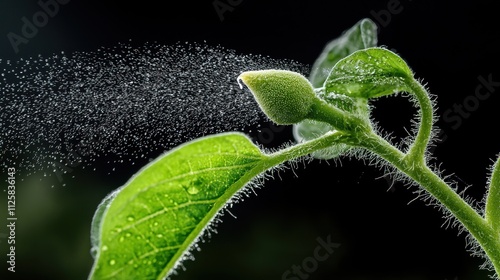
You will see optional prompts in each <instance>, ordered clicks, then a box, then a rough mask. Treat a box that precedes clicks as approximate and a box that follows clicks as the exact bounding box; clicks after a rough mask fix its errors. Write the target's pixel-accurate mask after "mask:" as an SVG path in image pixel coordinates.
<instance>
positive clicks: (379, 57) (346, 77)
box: [325, 48, 413, 99]
mask: <svg viewBox="0 0 500 280" xmlns="http://www.w3.org/2000/svg"><path fill="white" fill-rule="evenodd" d="M412 80H413V72H412V71H411V69H410V68H409V67H408V65H407V64H406V62H405V61H404V60H403V59H402V58H401V57H399V56H398V55H397V54H395V53H393V52H391V51H389V50H387V49H383V48H369V49H364V50H359V51H356V52H354V53H353V54H351V55H349V56H347V57H346V58H344V59H342V60H340V61H339V62H338V63H337V64H335V67H333V69H332V72H331V73H330V76H329V77H328V79H327V80H326V82H325V90H326V92H327V93H328V92H333V93H337V94H345V95H347V96H350V97H361V98H366V99H368V98H376V97H380V96H384V95H388V94H392V93H395V92H402V91H408V92H411V89H410V83H411V81H412Z"/></svg>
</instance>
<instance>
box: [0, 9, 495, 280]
mask: <svg viewBox="0 0 500 280" xmlns="http://www.w3.org/2000/svg"><path fill="white" fill-rule="evenodd" d="M213 2H214V1H197V2H195V1H184V2H181V1H170V2H167V1H162V2H152V1H131V2H129V3H125V1H120V2H119V1H114V2H113V1H107V2H103V1H82V0H80V1H79V0H71V1H69V3H67V4H66V5H61V7H60V11H59V12H58V14H57V15H55V16H54V17H53V18H50V20H49V22H48V24H47V25H46V26H44V27H43V28H40V29H39V31H38V33H37V35H36V36H35V37H34V38H32V39H30V40H29V42H28V43H27V44H23V45H20V46H19V52H18V53H15V52H14V50H13V48H12V46H11V45H10V43H9V41H8V39H7V36H6V35H7V33H9V32H15V33H18V34H19V33H20V29H21V27H22V22H21V18H22V17H23V16H26V17H28V18H30V17H31V16H32V15H33V14H34V13H35V12H37V11H39V10H40V6H39V5H38V4H37V3H36V1H13V0H11V1H5V0H4V1H2V2H1V3H0V22H1V24H0V58H2V59H14V60H15V59H19V58H21V57H26V58H28V57H31V56H36V55H38V54H42V55H50V54H52V53H60V52H61V51H64V52H65V53H71V52H75V51H94V50H96V49H97V48H99V47H103V46H114V45H116V44H117V43H119V42H128V41H129V40H130V39H131V40H132V42H133V43H134V44H137V45H142V44H144V43H145V42H158V43H160V44H167V45H168V44H174V43H176V42H178V41H188V42H203V41H206V42H207V43H208V44H211V45H221V46H223V47H226V48H230V49H234V50H236V51H237V52H239V53H243V54H244V53H254V54H262V55H268V56H270V57H273V58H283V59H293V60H296V61H299V62H301V63H304V64H312V63H313V61H314V60H315V59H316V57H317V56H318V55H319V53H320V51H321V50H322V48H323V46H324V45H325V43H327V42H328V41H329V40H331V39H333V38H335V37H336V36H338V35H340V34H341V32H342V31H344V30H345V29H347V28H349V27H350V26H352V25H353V24H354V23H356V22H357V21H358V20H360V19H362V18H365V17H369V18H371V19H372V20H374V21H375V22H376V23H377V24H378V25H379V45H384V46H387V47H388V48H390V49H393V50H395V51H396V52H397V53H398V54H400V55H401V56H402V57H403V58H404V59H405V60H406V61H407V63H408V64H409V66H410V67H411V68H412V69H413V70H414V72H415V75H416V76H417V77H418V78H419V79H423V81H424V82H425V83H426V84H427V87H428V88H429V89H430V91H431V93H432V94H434V95H436V96H437V104H438V108H437V111H436V115H437V116H438V117H439V121H438V122H437V125H438V126H439V127H440V128H441V129H442V130H443V131H444V132H445V134H446V136H447V139H446V140H445V141H443V142H442V143H440V144H439V145H438V147H437V148H436V149H435V150H434V155H435V156H436V158H437V161H436V162H440V163H442V165H441V169H442V170H445V173H446V174H456V176H453V177H452V178H451V179H453V180H456V181H458V182H459V186H460V187H462V188H463V187H465V186H467V185H470V186H471V187H470V188H469V190H468V191H467V194H468V195H469V196H471V197H473V198H475V199H476V200H481V199H482V197H483V194H484V192H485V184H486V174H487V172H488V168H489V166H490V165H491V164H492V160H493V159H494V158H495V155H496V154H497V153H499V152H500V147H499V145H498V144H497V143H498V142H497V141H496V139H497V136H496V135H497V134H496V130H497V128H498V123H497V120H498V117H497V116H496V113H497V111H498V109H497V107H496V106H498V104H500V103H499V99H498V96H497V92H492V94H491V96H490V97H489V98H488V99H487V100H483V101H480V102H479V105H478V107H477V108H475V109H474V110H473V111H471V112H470V115H469V116H468V117H467V118H461V119H462V123H461V125H459V126H458V127H457V128H453V124H454V122H451V121H450V120H446V119H443V118H442V116H443V114H444V112H446V111H447V110H449V109H453V108H454V106H455V105H457V104H463V103H464V101H465V100H472V99H473V98H472V96H474V92H475V89H476V87H477V86H478V85H479V84H480V82H479V80H478V77H479V76H482V77H484V78H487V77H488V76H489V75H491V79H492V80H494V81H497V80H498V81H500V73H499V72H500V71H499V67H498V61H499V59H498V47H499V39H500V30H499V28H498V26H499V23H498V16H497V15H498V10H497V8H496V7H495V5H494V2H493V1H489V2H488V1H469V2H465V3H463V4H462V3H459V2H453V3H441V2H439V3H437V1H435V2H431V1H410V0H400V1H390V0H386V1H252V0H242V1H232V2H231V3H233V4H237V5H234V7H233V8H234V9H233V10H232V11H226V12H224V14H223V20H221V19H220V17H219V16H218V14H217V12H216V10H215V8H214V6H213ZM221 2H224V3H227V2H226V1H225V0H221ZM398 3H399V4H398ZM392 5H395V6H392ZM390 8H392V12H393V13H392V14H390V11H389V10H391V9H390ZM382 14H383V16H381V15H382ZM388 15H389V16H388ZM374 105H375V111H374V117H375V118H376V119H377V120H378V121H379V123H380V125H381V126H382V127H384V128H385V129H386V130H387V131H395V132H394V133H395V135H396V136H404V135H405V133H406V132H405V129H404V128H405V127H406V128H408V127H409V123H410V121H409V120H410V118H411V115H412V113H413V112H414V111H413V110H412V108H411V106H410V105H409V104H408V102H406V101H405V100H404V99H402V98H387V99H383V100H378V101H375V102H374ZM266 126H269V124H263V127H266ZM273 137H274V138H273V141H272V142H271V143H268V144H267V145H269V146H274V145H276V146H277V145H279V144H281V143H282V142H285V141H287V140H290V139H291V137H292V136H291V133H290V129H289V128H285V130H283V131H282V132H279V133H276V134H275V135H273ZM257 139H258V137H257V138H256V141H257ZM96 164H104V163H99V162H98V163H96ZM135 171H136V170H135V169H134V168H132V167H131V168H130V169H127V170H122V171H121V172H119V173H117V174H114V175H113V176H108V175H106V174H95V173H91V175H89V173H86V171H85V170H76V171H75V175H76V178H77V180H75V181H74V182H73V181H72V182H69V183H68V184H66V186H65V187H57V188H50V185H51V184H52V183H50V182H49V183H46V182H39V181H38V180H37V178H33V179H29V178H28V179H27V180H26V181H25V182H26V183H23V184H25V185H26V186H24V185H22V186H19V187H18V197H17V199H18V211H19V220H20V221H19V223H18V224H19V226H18V228H17V243H18V245H17V263H16V264H17V265H16V269H17V272H16V273H7V266H6V264H5V262H2V263H3V264H2V265H1V266H0V267H1V269H2V271H1V272H0V275H6V276H7V278H5V277H2V279H30V278H31V279H85V278H86V277H87V275H88V272H89V270H90V267H91V265H92V259H91V257H90V254H89V249H90V242H89V227H90V221H91V218H92V214H93V211H94V210H95V208H96V206H97V205H98V203H99V202H100V200H101V199H102V198H103V197H104V195H105V194H106V193H108V192H109V191H111V190H113V189H115V188H117V187H119V186H120V185H121V184H123V182H125V181H126V180H127V179H128V178H129V177H130V176H131V175H132V174H133V173H134V172H135ZM2 172H3V171H2ZM2 174H4V172H3V173H2ZM381 175H383V174H382V172H381V171H379V170H378V169H376V168H373V167H367V166H365V164H364V163H363V162H359V161H355V160H348V159H345V160H343V161H342V164H336V163H335V162H330V163H326V162H321V163H319V162H312V163H311V164H308V165H307V166H306V167H305V168H304V167H303V166H302V165H301V164H299V165H298V168H296V170H294V172H292V171H291V170H287V171H285V172H282V173H281V179H280V178H277V179H276V180H275V181H269V182H267V183H266V186H265V187H264V188H262V189H260V190H259V191H258V195H257V196H252V197H250V198H247V199H245V201H243V202H242V203H239V204H237V205H236V206H235V207H234V208H233V209H232V213H233V214H234V215H236V216H237V219H234V218H232V217H230V216H228V215H226V216H225V217H224V218H223V220H224V222H223V223H222V224H220V225H219V226H218V232H219V234H216V235H214V236H213V237H212V238H210V239H209V241H208V242H207V243H205V244H201V249H202V250H201V251H200V252H196V253H195V257H196V260H195V261H194V262H192V261H188V262H186V263H185V267H186V269H187V270H186V271H181V272H180V274H179V275H178V276H175V277H173V278H172V279H179V280H180V279H205V278H210V279H214V278H215V279H281V277H282V275H283V273H284V272H285V271H286V270H288V269H290V267H291V266H292V265H294V264H300V263H301V262H302V260H304V259H305V258H307V257H309V256H311V255H312V252H313V250H314V249H315V247H316V246H317V241H316V239H317V238H318V237H321V238H326V237H327V236H331V240H332V242H335V243H339V244H341V246H340V247H339V248H338V249H336V251H335V252H334V253H333V254H332V255H331V256H330V257H329V258H328V259H327V260H326V261H325V262H321V263H319V266H318V268H317V270H316V271H314V272H312V273H310V275H309V278H308V279H488V277H487V275H488V273H486V272H485V271H484V270H480V269H479V265H480V264H481V263H482V259H479V258H475V257H471V256H470V255H469V254H468V253H467V251H466V250H465V236H464V235H460V236H457V233H458V231H457V229H455V228H451V229H446V227H445V226H443V222H444V220H443V219H442V216H441V214H440V212H439V211H438V209H434V208H432V207H427V206H425V204H424V203H423V202H421V201H420V200H417V201H414V202H412V203H410V204H408V202H410V201H411V200H412V199H413V198H414V197H415V195H414V194H412V191H414V190H416V189H415V188H410V189H407V188H406V187H405V186H404V185H402V184H400V183H395V184H394V186H393V187H394V190H389V191H388V189H389V184H388V181H386V180H385V179H383V178H382V179H376V178H379V177H380V176H381ZM2 176H3V175H2ZM22 188H25V190H23V189H22ZM2 199H4V198H2ZM2 201H4V200H2ZM2 208H3V207H2ZM1 211H4V210H1ZM0 232H2V231H0ZM4 232H5V231H4ZM0 242H1V243H0V245H1V250H0V253H1V254H2V260H3V258H4V257H5V254H6V253H7V252H6V251H7V249H6V246H5V245H6V242H5V239H0Z"/></svg>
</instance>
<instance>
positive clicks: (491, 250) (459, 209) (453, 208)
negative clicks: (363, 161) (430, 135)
mask: <svg viewBox="0 0 500 280" xmlns="http://www.w3.org/2000/svg"><path fill="white" fill-rule="evenodd" d="M361 140H362V141H360V144H361V146H363V147H364V148H366V149H368V150H370V151H372V152H374V153H375V154H377V155H379V156H380V157H382V158H383V159H385V160H386V161H388V162H389V163H391V164H392V165H394V166H395V167H396V168H397V169H399V170H400V171H402V172H403V173H404V174H406V175H407V176H408V177H410V178H411V179H413V180H414V181H415V182H417V183H418V184H419V185H420V186H421V187H422V188H424V189H425V190H426V191H427V192H429V194H431V195H432V196H433V197H434V198H436V199H437V200H438V201H439V202H440V203H442V204H443V205H444V206H445V207H446V209H448V210H449V211H450V212H451V213H452V214H453V215H454V216H455V217H456V218H457V219H458V220H459V221H460V222H461V223H462V224H463V226H464V227H465V228H466V229H467V230H468V231H469V232H470V234H471V235H472V236H473V237H474V238H475V239H476V240H477V242H478V243H479V245H480V246H481V247H482V249H483V250H484V251H485V253H486V255H487V256H488V258H489V259H490V261H491V262H492V264H493V266H494V268H495V271H496V273H497V275H500V240H499V239H498V233H496V232H495V231H494V230H493V229H492V227H491V226H490V225H489V224H488V223H487V222H486V221H485V219H483V218H482V217H481V216H480V215H479V214H478V213H477V212H476V211H475V210H474V209H473V208H472V207H471V206H470V205H469V204H468V203H467V202H465V201H464V200H463V199H462V198H461V197H460V196H459V195H458V194H457V193H456V192H455V191H454V190H453V189H452V188H451V187H450V186H449V185H448V184H447V183H446V182H444V181H443V179H441V178H440V177H439V176H438V175H436V174H435V173H434V172H433V171H432V170H431V169H429V167H428V166H427V165H425V164H414V163H412V162H411V161H408V159H407V158H406V157H405V155H404V154H403V153H402V152H401V151H399V150H398V149H396V148H395V147H394V146H392V145H391V144H390V143H388V142H387V141H386V140H384V139H383V138H382V137H380V136H378V135H376V134H374V133H371V134H365V135H362V136H361Z"/></svg>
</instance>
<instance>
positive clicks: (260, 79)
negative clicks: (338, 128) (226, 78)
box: [238, 70, 317, 125]
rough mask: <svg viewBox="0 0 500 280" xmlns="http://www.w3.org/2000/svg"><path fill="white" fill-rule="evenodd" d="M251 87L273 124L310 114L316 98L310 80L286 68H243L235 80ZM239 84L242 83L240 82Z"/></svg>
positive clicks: (289, 122) (295, 121) (300, 119)
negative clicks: (244, 70)
mask: <svg viewBox="0 0 500 280" xmlns="http://www.w3.org/2000/svg"><path fill="white" fill-rule="evenodd" d="M240 81H243V83H244V84H245V85H246V86H247V87H248V88H249V89H250V91H251V92H252V94H253V95H254V97H255V99H256V100H257V103H259V106H260V108H261V109H262V111H263V112H264V113H265V114H266V115H267V116H268V117H269V118H270V119H271V120H272V121H273V122H275V123H276V124H283V125H285V124H295V123H298V122H300V121H302V120H304V119H305V118H307V116H308V115H309V113H310V111H311V107H312V105H313V103H314V99H316V98H317V97H316V94H315V93H314V89H313V87H312V85H311V83H310V82H309V81H308V80H307V78H306V77H304V76H302V75H301V74H299V73H296V72H292V71H287V70H259V71H247V72H243V73H242V74H241V75H240V76H239V77H238V83H239V82H240ZM240 86H241V87H243V86H242V85H241V83H240Z"/></svg>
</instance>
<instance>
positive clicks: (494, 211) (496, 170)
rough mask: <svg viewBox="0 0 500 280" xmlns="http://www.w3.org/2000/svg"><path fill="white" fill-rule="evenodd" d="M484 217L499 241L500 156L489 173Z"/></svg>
mask: <svg viewBox="0 0 500 280" xmlns="http://www.w3.org/2000/svg"><path fill="white" fill-rule="evenodd" d="M485 218H486V221H487V222H488V223H489V224H490V225H491V227H492V228H493V229H494V230H495V232H496V234H497V239H498V240H499V242H500V156H499V157H498V159H497V161H496V162H495V165H494V166H493V171H492V174H491V179H490V186H489V189H488V198H487V200H486V213H485Z"/></svg>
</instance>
